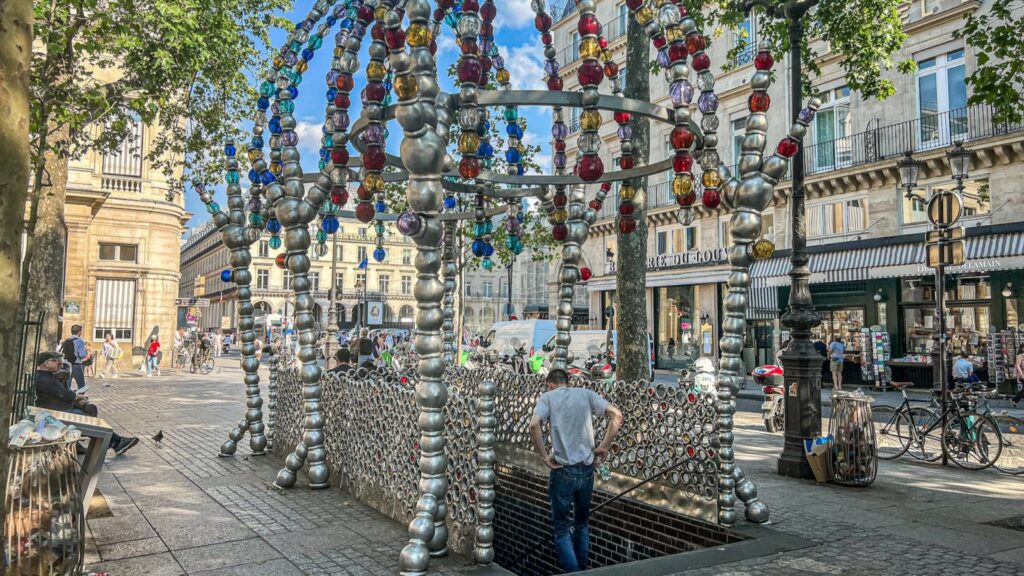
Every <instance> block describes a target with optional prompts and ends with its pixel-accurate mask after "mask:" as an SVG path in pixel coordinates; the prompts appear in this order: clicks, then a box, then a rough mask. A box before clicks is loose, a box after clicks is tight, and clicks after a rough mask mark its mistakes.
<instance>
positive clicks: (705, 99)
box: [697, 92, 718, 114]
mask: <svg viewBox="0 0 1024 576" xmlns="http://www.w3.org/2000/svg"><path fill="white" fill-rule="evenodd" d="M697 108H700V111H701V112H703V113H705V114H708V113H710V112H714V111H715V110H718V96H715V93H714V92H704V93H703V94H701V95H700V98H699V99H698V100H697Z"/></svg>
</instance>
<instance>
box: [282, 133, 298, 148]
mask: <svg viewBox="0 0 1024 576" xmlns="http://www.w3.org/2000/svg"><path fill="white" fill-rule="evenodd" d="M298 143H299V135H298V134H296V133H295V130H285V131H284V132H281V144H284V145H285V146H295V145H296V144H298Z"/></svg>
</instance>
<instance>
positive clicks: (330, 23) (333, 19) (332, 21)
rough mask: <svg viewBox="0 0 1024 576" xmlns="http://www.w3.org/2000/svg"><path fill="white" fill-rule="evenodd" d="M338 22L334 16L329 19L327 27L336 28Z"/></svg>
mask: <svg viewBox="0 0 1024 576" xmlns="http://www.w3.org/2000/svg"><path fill="white" fill-rule="evenodd" d="M337 22H338V19H337V18H335V17H334V16H328V17H327V25H328V26H334V25H335V24H336V23H337Z"/></svg>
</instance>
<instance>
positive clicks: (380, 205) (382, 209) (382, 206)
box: [373, 202, 388, 214]
mask: <svg viewBox="0 0 1024 576" xmlns="http://www.w3.org/2000/svg"><path fill="white" fill-rule="evenodd" d="M373 208H374V210H376V211H377V213H378V214H383V213H384V212H387V211H388V207H387V205H386V204H384V203H383V202H377V203H376V204H374V205H373Z"/></svg>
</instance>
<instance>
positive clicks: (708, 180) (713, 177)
mask: <svg viewBox="0 0 1024 576" xmlns="http://www.w3.org/2000/svg"><path fill="white" fill-rule="evenodd" d="M701 182H703V183H704V187H705V188H718V187H719V186H721V185H722V177H721V176H720V175H719V174H718V170H715V169H711V170H705V171H704V175H703V176H701Z"/></svg>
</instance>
